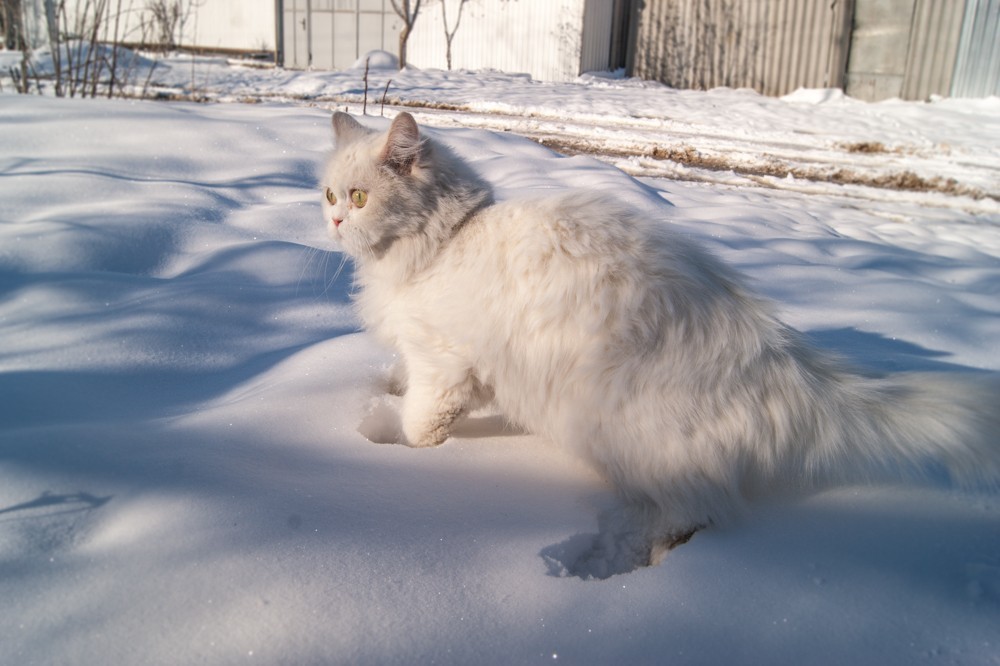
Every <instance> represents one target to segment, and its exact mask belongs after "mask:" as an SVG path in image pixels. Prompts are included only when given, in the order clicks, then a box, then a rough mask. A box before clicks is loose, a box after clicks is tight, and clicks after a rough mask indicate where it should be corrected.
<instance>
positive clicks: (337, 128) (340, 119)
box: [333, 111, 368, 145]
mask: <svg viewBox="0 0 1000 666" xmlns="http://www.w3.org/2000/svg"><path fill="white" fill-rule="evenodd" d="M366 134H368V130H366V129H365V128H364V125H362V124H361V123H359V122H358V121H357V120H355V119H354V118H352V117H351V116H349V115H347V114H346V113H344V112H343V111H334V112H333V138H334V141H336V142H337V145H343V144H345V143H350V142H351V141H353V140H354V139H356V138H358V137H361V136H365V135H366Z"/></svg>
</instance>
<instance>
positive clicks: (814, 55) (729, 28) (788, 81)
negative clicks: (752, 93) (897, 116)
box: [631, 0, 852, 95]
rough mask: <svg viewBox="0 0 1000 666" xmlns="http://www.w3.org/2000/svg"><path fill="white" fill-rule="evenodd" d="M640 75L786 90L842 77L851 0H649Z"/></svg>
mask: <svg viewBox="0 0 1000 666" xmlns="http://www.w3.org/2000/svg"><path fill="white" fill-rule="evenodd" d="M639 5H640V7H639V11H638V15H637V20H638V24H637V26H636V39H635V46H634V52H633V58H632V62H631V71H632V73H633V74H634V75H635V76H639V77H642V78H648V79H654V80H658V81H662V82H664V83H666V84H668V85H671V86H675V87H678V88H696V89H707V88H715V87H720V86H726V87H730V88H753V89H755V90H758V91H759V92H762V93H764V94H767V95H783V94H785V93H788V92H791V91H793V90H795V89H796V88H800V87H810V88H834V87H840V86H841V85H843V71H844V62H845V61H846V56H847V51H848V43H849V36H850V16H851V5H852V3H851V1H850V0H839V1H838V0H834V1H833V2H828V1H824V2H817V1H816V0H644V1H643V2H641V3H639Z"/></svg>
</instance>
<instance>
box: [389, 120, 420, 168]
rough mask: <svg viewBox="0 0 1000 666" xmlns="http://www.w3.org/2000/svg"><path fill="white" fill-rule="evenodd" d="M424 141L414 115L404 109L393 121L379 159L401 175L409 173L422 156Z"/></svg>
mask: <svg viewBox="0 0 1000 666" xmlns="http://www.w3.org/2000/svg"><path fill="white" fill-rule="evenodd" d="M422 143H423V141H421V139H420V129H419V128H417V122H416V121H415V120H414V119H413V116H411V115H410V114H409V113H407V112H405V111H403V112H402V113H400V114H399V115H398V116H396V118H395V119H394V120H393V121H392V126H391V127H389V132H388V134H386V139H385V147H384V148H383V149H382V153H381V154H380V155H379V159H380V161H381V162H382V164H384V165H386V166H388V167H389V168H390V169H392V170H393V171H395V172H396V173H398V174H399V175H401V176H405V175H408V174H409V173H410V171H412V170H413V163H414V162H416V161H417V158H418V157H419V156H420V148H421V144H422Z"/></svg>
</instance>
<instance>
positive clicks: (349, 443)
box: [0, 74, 1000, 664]
mask: <svg viewBox="0 0 1000 666" xmlns="http://www.w3.org/2000/svg"><path fill="white" fill-rule="evenodd" d="M427 76H428V77H430V74H427ZM553 94H554V93H553ZM621 94H622V95H624V94H626V93H621ZM628 94H629V95H635V96H641V95H642V94H643V92H642V89H639V88H636V89H635V90H634V91H633V92H631V93H628ZM704 99H706V100H712V99H713V98H712V97H711V96H708V95H706V96H705V97H704ZM691 100H692V101H691V104H692V105H694V104H695V103H696V99H695V97H691ZM546 103H547V104H548V105H549V106H552V107H555V106H558V104H559V100H558V99H556V98H555V97H553V98H550V99H547V100H546ZM631 103H632V104H639V103H641V100H635V101H633V102H631ZM773 108H775V109H779V111H778V113H779V115H778V116H777V117H776V118H775V120H774V122H775V124H776V125H780V124H781V120H782V118H781V116H780V108H782V107H780V105H779V106H774V107H773ZM789 108H790V109H791V110H790V111H789V112H788V113H789V114H797V113H798V112H797V111H796V110H795V109H793V108H791V107H789ZM376 122H377V121H376ZM796 122H798V121H796ZM876 131H877V128H876V129H875V130H873V132H876ZM436 135H437V136H438V137H439V138H440V139H441V140H443V141H445V142H447V143H448V144H450V145H451V146H453V147H454V148H455V150H456V151H458V152H459V153H460V154H462V155H464V156H465V157H466V158H468V159H469V160H471V161H472V162H473V163H474V164H475V165H476V166H477V168H479V169H480V170H481V171H482V173H483V174H484V175H485V176H486V177H487V178H488V179H489V180H491V181H492V182H493V183H494V184H495V185H496V187H497V189H498V192H499V194H500V196H504V197H509V196H517V195H519V194H521V193H522V192H524V191H527V190H533V191H537V190H539V189H547V188H563V187H569V186H573V187H585V188H600V189H605V190H610V191H616V192H618V193H619V194H620V195H621V196H623V197H625V198H627V199H629V200H630V201H632V202H633V203H634V204H636V205H637V206H640V207H641V208H643V209H644V210H646V211H648V213H649V214H650V215H653V216H656V217H657V218H659V219H663V220H664V223H669V224H676V225H678V226H680V227H681V228H682V229H683V230H684V231H685V232H686V233H689V234H691V235H692V236H694V237H696V238H698V239H700V240H701V241H702V242H703V243H705V244H706V245H707V246H708V247H709V248H710V249H712V250H713V251H715V252H717V253H718V254H720V255H721V256H723V257H724V258H725V259H726V260H727V261H729V262H731V263H733V264H734V265H736V266H738V267H739V268H740V269H741V270H743V271H744V272H746V273H747V274H748V275H749V276H750V278H751V279H752V280H753V281H754V282H755V284H756V285H757V286H758V288H759V289H760V290H761V291H762V292H763V293H765V294H766V295H768V296H770V297H772V298H774V299H775V300H777V301H778V303H779V304H780V306H781V309H782V312H783V315H784V317H785V319H786V320H787V321H788V322H789V323H791V324H793V325H795V326H797V327H798V328H800V329H802V330H804V331H806V332H807V333H808V334H809V335H811V336H813V337H814V338H815V339H816V340H817V341H818V342H819V343H820V344H822V345H824V346H827V347H831V348H834V349H836V350H837V351H839V352H840V353H842V354H844V355H846V356H848V357H850V358H852V359H853V360H856V361H858V362H861V363H864V364H866V365H867V366H869V367H872V368H874V369H876V370H910V369H931V370H933V369H936V368H945V367H951V366H962V367H966V368H978V369H984V370H994V371H995V370H998V369H1000V225H998V222H1000V218H998V216H997V215H996V214H992V213H989V212H987V213H985V214H980V215H978V216H976V215H973V214H970V213H968V212H966V210H965V208H964V207H963V206H961V205H958V206H951V205H949V204H948V203H947V202H948V201H950V200H945V199H944V198H943V197H945V195H935V196H937V197H939V198H938V199H936V200H937V201H943V202H944V203H942V205H938V206H934V207H927V206H925V205H924V203H922V202H921V201H917V200H912V199H903V200H894V199H893V197H891V196H886V197H885V199H884V200H879V201H872V200H870V198H854V197H847V196H839V195H838V194H837V190H835V189H834V188H831V187H828V188H825V189H824V190H823V192H822V193H820V194H818V195H809V196H807V195H803V194H800V193H797V192H794V191H784V190H760V189H753V188H743V187H729V186H719V185H706V184H700V183H681V182H673V181H666V180H648V181H643V182H638V181H635V180H633V179H631V178H630V177H628V176H626V175H625V174H623V173H622V172H620V171H618V170H616V169H614V168H612V167H609V166H607V165H606V164H603V163H601V162H599V161H597V160H595V159H592V158H588V157H573V158H562V157H559V156H557V155H555V154H553V153H551V152H550V151H548V150H547V149H545V148H542V147H540V146H538V145H536V144H534V143H531V142H529V141H527V140H524V139H521V138H519V137H516V136H513V135H511V134H509V133H507V134H496V133H488V132H485V131H482V130H474V129H451V130H436ZM963 139H964V140H965V142H966V143H965V144H963V143H962V140H963ZM329 141H330V132H329V112H328V111H327V110H323V109H308V108H296V107H289V106H276V105H253V106H244V105H200V106H199V105H190V104H171V105H158V104H154V103H137V102H123V101H113V102H108V101H69V100H52V99H46V98H39V97H15V96H10V95H4V96H2V97H0V145H2V146H3V151H2V153H0V200H2V201H3V202H4V205H3V209H2V211H0V598H2V599H3V600H4V612H3V614H2V615H0V645H2V646H3V658H2V659H0V661H3V662H4V663H8V662H9V663H12V664H14V663H16V664H52V663H60V664H73V663H80V664H93V663H148V664H160V663H162V664H168V663H212V664H219V663H235V662H242V661H257V662H260V663H303V664H304V663H316V664H321V663H433V662H437V663H455V664H459V663H473V662H475V663H525V662H552V661H554V660H557V661H559V662H570V663H608V662H611V661H620V662H622V663H705V664H715V663H740V662H744V663H745V662H758V663H759V662H767V663H785V664H800V663H811V664H823V663H828V664H840V663H870V664H912V663H915V662H916V663H919V662H922V661H928V662H932V663H937V662H940V663H955V662H957V663H966V664H985V663H996V661H997V655H998V654H1000V652H998V650H1000V646H998V642H1000V637H998V633H997V627H998V626H1000V497H998V496H997V494H996V493H994V492H985V493H978V494H977V493H966V492H961V491H957V490H954V489H949V488H947V487H945V486H943V485H941V486H932V487H925V488H868V489H858V488H845V489H840V490H837V491H833V492H829V493H824V494H822V495H818V496H815V497H812V498H809V499H806V500H803V501H797V502H788V503H785V504H779V505H774V506H762V507H759V508H758V509H757V510H756V511H754V513H753V514H752V515H751V516H750V517H749V518H748V519H747V521H746V522H744V523H743V524H741V525H738V526H736V527H733V528H730V529H727V530H707V531H704V532H701V533H699V534H697V535H696V536H695V538H694V539H693V540H692V541H691V542H690V543H688V544H687V545H685V546H683V547H681V548H679V549H677V550H676V551H674V552H673V553H671V554H670V555H669V557H668V558H667V559H666V561H665V562H664V563H663V564H662V565H661V566H659V567H654V568H649V569H644V570H640V571H636V572H633V573H631V574H628V575H624V576H616V577H613V578H610V579H608V580H605V581H582V580H579V579H577V578H572V577H562V576H560V573H561V572H562V568H561V566H560V563H561V562H563V561H565V560H566V559H567V558H568V557H571V556H572V554H573V553H574V552H577V551H579V550H581V549H582V548H583V547H585V545H586V544H587V542H588V540H589V538H590V537H589V536H588V535H590V534H592V533H593V532H594V531H595V529H596V523H595V518H596V515H597V514H598V512H599V511H600V510H601V509H602V508H604V507H607V506H609V505H610V503H611V502H612V501H613V498H612V494H611V492H610V490H609V488H608V487H607V486H606V485H605V484H604V483H603V482H602V480H601V479H600V478H599V477H598V476H597V475H596V474H595V473H594V472H592V471H591V470H590V469H589V468H587V467H586V466H585V465H583V464H582V463H580V462H578V461H576V460H574V459H573V458H571V457H569V456H568V455H566V454H564V453H563V452H562V451H560V450H558V449H557V448H556V447H554V446H553V445H551V444H549V443H547V442H545V441H541V440H539V439H537V438H534V437H532V436H529V435H524V434H520V433H516V432H511V431H505V430H504V429H503V428H502V425H501V422H499V421H498V420H496V419H491V418H490V417H489V416H483V417H482V418H479V419H476V420H473V421H470V422H469V423H467V424H466V425H465V426H463V429H462V431H461V432H460V433H459V436H458V437H456V438H454V439H452V440H450V441H449V442H447V443H446V444H445V445H444V446H442V447H440V448H437V449H434V450H410V449H406V448H403V447H398V446H380V445H376V444H372V443H371V442H369V441H368V440H367V439H366V438H365V437H364V436H362V435H361V434H360V433H359V432H358V428H359V425H361V424H362V423H365V424H367V426H366V427H367V428H369V429H370V428H371V427H377V425H378V420H379V418H381V417H380V414H379V413H378V412H376V413H375V414H374V415H372V413H371V409H372V405H373V403H376V402H377V397H376V394H377V391H378V386H379V383H380V381H381V377H382V374H383V373H384V369H385V367H386V366H387V364H388V362H389V360H390V359H389V358H388V356H387V354H386V353H385V352H384V351H383V350H380V349H379V348H377V347H376V346H375V345H374V343H373V341H372V340H371V338H370V337H369V336H368V335H367V334H365V333H364V332H361V331H359V330H358V328H357V321H356V319H355V318H354V316H353V314H352V313H351V310H350V307H349V302H348V300H349V293H350V288H351V286H350V285H351V268H350V265H349V264H343V257H342V256H341V255H340V254H339V253H338V252H337V251H336V248H335V247H333V246H332V245H331V243H330V242H329V241H328V240H327V239H326V238H325V236H324V231H323V227H324V225H323V223H322V220H321V219H320V209H319V205H318V200H319V196H320V193H319V191H318V189H317V188H316V187H315V176H314V174H315V170H316V165H317V164H318V162H319V161H320V160H321V158H322V156H323V154H324V152H325V151H326V150H327V148H328V146H329ZM953 141H954V146H953V151H956V152H960V151H962V150H963V149H964V146H965V145H966V144H967V145H969V146H976V145H978V144H980V143H982V137H981V136H979V135H978V133H977V129H976V128H975V127H971V126H970V127H969V128H968V131H967V132H966V133H965V134H964V135H963V134H962V133H961V132H958V133H957V134H956V137H955V138H954V139H953ZM970 150H972V151H973V152H975V151H974V150H973V149H972V148H970ZM976 150H981V149H978V148H977V149H976ZM990 150H994V151H995V150H996V147H995V146H993V147H992V148H990Z"/></svg>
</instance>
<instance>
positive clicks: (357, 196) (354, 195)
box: [351, 190, 368, 208]
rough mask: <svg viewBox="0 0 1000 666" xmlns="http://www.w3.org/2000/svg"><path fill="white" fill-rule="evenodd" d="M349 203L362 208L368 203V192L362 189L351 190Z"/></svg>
mask: <svg viewBox="0 0 1000 666" xmlns="http://www.w3.org/2000/svg"><path fill="white" fill-rule="evenodd" d="M351 203H353V204H354V205H355V206H357V207H358V208H364V207H365V204H366V203H368V193H367V192H365V191H364V190H351Z"/></svg>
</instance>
